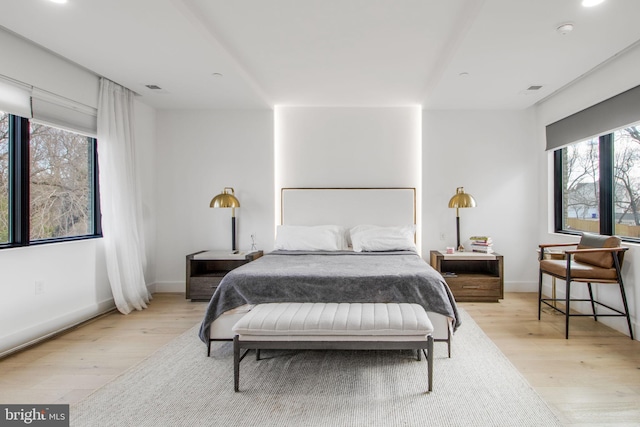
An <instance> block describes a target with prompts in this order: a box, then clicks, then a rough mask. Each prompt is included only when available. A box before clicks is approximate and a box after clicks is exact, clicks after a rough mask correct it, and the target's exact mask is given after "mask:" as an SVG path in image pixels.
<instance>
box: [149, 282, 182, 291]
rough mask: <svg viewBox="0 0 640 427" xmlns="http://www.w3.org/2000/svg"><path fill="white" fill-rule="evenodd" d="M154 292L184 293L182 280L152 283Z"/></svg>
mask: <svg viewBox="0 0 640 427" xmlns="http://www.w3.org/2000/svg"><path fill="white" fill-rule="evenodd" d="M153 286H154V293H156V292H157V293H184V291H185V284H184V282H156V283H154V284H153Z"/></svg>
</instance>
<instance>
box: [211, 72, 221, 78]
mask: <svg viewBox="0 0 640 427" xmlns="http://www.w3.org/2000/svg"><path fill="white" fill-rule="evenodd" d="M212 76H213V77H222V73H213V74H212Z"/></svg>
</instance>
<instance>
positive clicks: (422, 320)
mask: <svg viewBox="0 0 640 427" xmlns="http://www.w3.org/2000/svg"><path fill="white" fill-rule="evenodd" d="M233 332H234V334H235V336H234V338H233V350H234V351H233V353H234V357H233V374H234V390H235V391H238V390H239V384H240V361H241V360H242V359H243V358H244V356H246V354H247V352H244V354H242V355H241V354H240V353H241V350H242V349H255V350H256V356H257V357H256V358H259V351H260V349H282V350H284V349H311V350H409V349H411V350H418V360H420V351H422V352H424V353H425V356H426V359H427V366H428V367H427V372H428V385H429V391H431V390H432V389H433V337H432V332H433V325H432V324H431V321H430V320H429V317H428V316H427V313H426V312H425V311H424V308H422V306H420V305H418V304H405V303H386V304H385V303H270V304H259V305H256V306H255V307H254V308H253V310H251V311H250V312H249V313H248V314H246V315H245V316H244V317H243V318H242V319H240V320H239V321H238V322H237V323H236V324H235V325H234V326H233ZM425 350H426V351H425ZM247 351H248V350H247Z"/></svg>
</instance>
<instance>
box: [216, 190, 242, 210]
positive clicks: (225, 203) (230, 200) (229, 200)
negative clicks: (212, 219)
mask: <svg viewBox="0 0 640 427" xmlns="http://www.w3.org/2000/svg"><path fill="white" fill-rule="evenodd" d="M209 207H210V208H239V207H240V201H239V200H238V199H237V198H236V196H235V195H234V191H233V188H231V187H225V188H224V190H222V193H220V194H218V195H217V196H216V197H214V198H213V199H211V203H209Z"/></svg>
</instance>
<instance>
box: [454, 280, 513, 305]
mask: <svg viewBox="0 0 640 427" xmlns="http://www.w3.org/2000/svg"><path fill="white" fill-rule="evenodd" d="M445 281H446V282H447V284H448V285H449V288H451V292H453V294H454V295H455V298H456V301H460V302H464V301H495V300H497V299H499V298H502V295H501V290H502V288H501V283H500V278H499V277H482V276H471V277H469V276H465V277H445Z"/></svg>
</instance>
